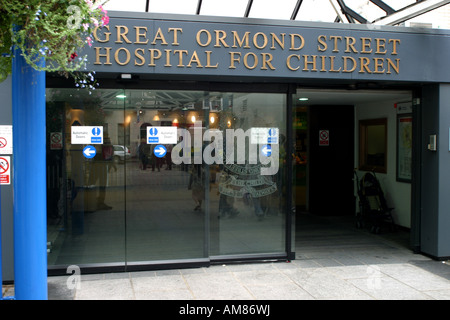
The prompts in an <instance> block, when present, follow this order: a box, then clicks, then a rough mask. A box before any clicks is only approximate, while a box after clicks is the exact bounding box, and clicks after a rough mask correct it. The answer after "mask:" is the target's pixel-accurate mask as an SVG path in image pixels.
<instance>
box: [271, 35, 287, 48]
mask: <svg viewBox="0 0 450 320" xmlns="http://www.w3.org/2000/svg"><path fill="white" fill-rule="evenodd" d="M270 35H271V36H272V46H271V47H270V49H273V50H275V41H276V42H277V43H278V45H279V46H280V48H281V49H283V50H284V36H285V35H286V34H285V33H281V34H280V35H281V40H280V38H278V36H277V35H276V34H275V33H270Z"/></svg>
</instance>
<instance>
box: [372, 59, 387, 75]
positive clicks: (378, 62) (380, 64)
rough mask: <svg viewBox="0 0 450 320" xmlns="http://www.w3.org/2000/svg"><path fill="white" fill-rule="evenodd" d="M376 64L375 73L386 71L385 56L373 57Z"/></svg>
mask: <svg viewBox="0 0 450 320" xmlns="http://www.w3.org/2000/svg"><path fill="white" fill-rule="evenodd" d="M373 61H374V64H375V70H374V71H373V73H384V71H385V70H384V59H383V58H373ZM379 68H383V69H382V70H379Z"/></svg>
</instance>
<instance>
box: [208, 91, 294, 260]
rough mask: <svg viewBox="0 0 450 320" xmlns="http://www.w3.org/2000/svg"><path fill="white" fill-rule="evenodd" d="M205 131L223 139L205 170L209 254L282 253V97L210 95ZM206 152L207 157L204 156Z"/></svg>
mask: <svg viewBox="0 0 450 320" xmlns="http://www.w3.org/2000/svg"><path fill="white" fill-rule="evenodd" d="M209 100H210V112H209V128H210V129H211V130H213V132H214V130H215V131H218V132H219V133H220V134H216V136H218V137H220V138H222V139H223V140H224V141H221V142H220V145H221V146H223V148H218V150H215V151H216V153H217V152H218V153H221V155H220V158H221V159H223V164H220V165H217V164H214V165H211V166H209V174H210V176H209V179H210V181H211V186H210V189H209V208H210V225H211V227H210V230H211V234H210V255H211V256H212V257H213V258H217V259H220V257H224V256H236V255H247V256H255V255H262V254H273V253H280V254H281V253H284V252H285V251H286V206H285V204H286V185H287V182H286V169H285V165H286V145H285V143H286V95H285V94H272V93H236V92H235V93H233V92H229V93H218V92H217V93H215V92H211V93H210V95H209ZM206 156H208V154H205V157H206Z"/></svg>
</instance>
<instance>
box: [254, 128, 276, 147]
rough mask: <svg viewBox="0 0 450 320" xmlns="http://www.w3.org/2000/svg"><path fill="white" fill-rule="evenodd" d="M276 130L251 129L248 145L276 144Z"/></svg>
mask: <svg viewBox="0 0 450 320" xmlns="http://www.w3.org/2000/svg"><path fill="white" fill-rule="evenodd" d="M278 135H279V130H278V128H251V138H250V143H252V144H278V140H279V139H278Z"/></svg>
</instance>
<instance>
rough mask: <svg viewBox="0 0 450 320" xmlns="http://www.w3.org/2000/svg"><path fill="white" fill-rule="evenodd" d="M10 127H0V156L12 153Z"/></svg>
mask: <svg viewBox="0 0 450 320" xmlns="http://www.w3.org/2000/svg"><path fill="white" fill-rule="evenodd" d="M12 136H13V132H12V126H0V154H12V153H13V140H12Z"/></svg>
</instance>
